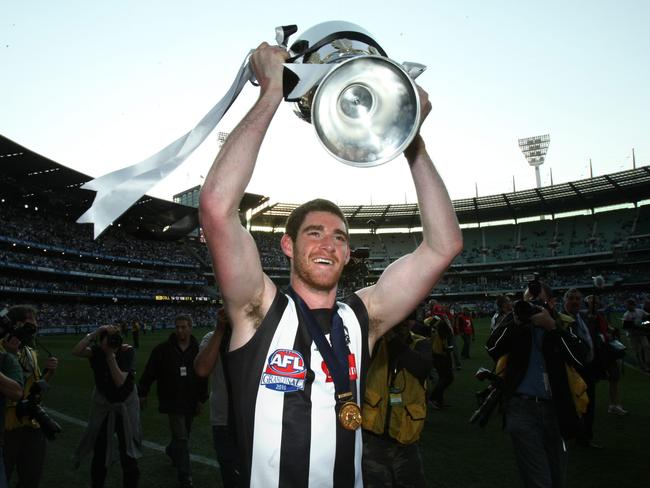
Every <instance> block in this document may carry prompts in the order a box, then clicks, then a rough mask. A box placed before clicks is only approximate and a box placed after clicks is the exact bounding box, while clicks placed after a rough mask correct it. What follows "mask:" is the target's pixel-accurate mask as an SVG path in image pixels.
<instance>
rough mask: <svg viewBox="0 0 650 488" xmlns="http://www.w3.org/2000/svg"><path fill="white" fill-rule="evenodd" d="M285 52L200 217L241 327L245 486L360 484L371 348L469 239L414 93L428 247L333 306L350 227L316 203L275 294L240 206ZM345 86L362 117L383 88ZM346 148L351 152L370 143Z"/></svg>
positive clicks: (277, 98) (267, 55)
mask: <svg viewBox="0 0 650 488" xmlns="http://www.w3.org/2000/svg"><path fill="white" fill-rule="evenodd" d="M346 34H349V33H347V32H346ZM340 44H341V45H343V46H344V45H345V42H341V43H340ZM295 46H296V44H294V45H293V46H292V48H291V51H293V52H294V53H295V51H296V49H295ZM301 47H304V46H301ZM344 48H345V46H344ZM371 54H372V53H371ZM288 57H289V54H288V53H287V51H286V50H285V49H284V48H283V47H279V46H270V45H268V44H267V43H262V44H261V45H260V46H259V47H258V48H257V49H256V50H255V51H254V52H253V53H252V55H251V57H250V63H251V67H252V69H253V71H254V74H255V77H256V79H257V82H258V83H259V85H260V94H259V98H258V99H257V101H256V103H255V104H254V106H253V107H252V108H251V110H250V111H249V112H248V114H247V115H246V116H245V117H244V118H243V119H242V120H241V122H240V123H239V124H238V125H237V127H236V128H235V129H234V130H233V131H232V132H231V134H230V136H229V137H228V139H227V141H226V142H225V144H224V145H223V147H222V148H221V150H220V152H219V154H218V156H217V158H216V160H215V162H214V164H213V166H212V168H211V169H210V172H209V173H208V176H207V178H206V180H205V184H204V185H203V189H202V192H201V199H200V217H201V225H202V227H203V232H204V234H205V237H206V240H207V243H208V247H209V250H210V252H211V255H212V262H213V267H214V272H215V277H216V280H217V283H218V286H219V288H220V290H221V294H222V296H223V301H224V307H225V310H226V312H227V314H228V316H229V318H230V321H231V324H232V338H231V342H230V352H229V353H228V357H227V361H228V369H229V375H230V378H229V380H230V382H231V385H232V397H233V406H234V414H235V422H236V429H237V437H238V446H239V448H240V453H239V454H240V462H241V469H242V473H241V476H242V486H264V487H270V486H292V487H296V486H305V487H306V486H350V487H361V486H362V484H363V482H362V475H361V430H360V429H359V426H360V424H361V411H360V403H361V401H362V399H363V385H364V379H365V375H366V372H367V368H368V365H369V360H370V354H369V351H372V349H373V346H374V345H375V342H376V341H377V340H378V339H379V338H380V337H381V336H382V335H383V334H384V333H385V332H387V331H388V330H389V329H390V328H392V327H393V326H394V325H396V324H398V323H399V322H400V321H401V320H402V319H404V318H405V317H406V316H407V315H408V313H409V312H410V311H411V310H413V309H414V308H415V307H416V306H417V305H418V304H419V303H420V302H421V301H422V300H423V299H424V298H425V297H426V296H427V295H428V294H429V293H430V291H431V290H432V288H433V287H434V285H435V284H436V282H437V281H438V280H439V279H440V277H441V276H442V274H443V273H444V272H445V270H446V269H447V267H448V266H449V264H450V263H451V261H452V260H453V259H454V257H455V256H456V255H457V254H458V253H459V252H460V251H461V249H462V237H461V232H460V229H459V226H458V222H457V219H456V215H455V213H454V210H453V207H452V204H451V201H450V199H449V196H448V194H447V191H446V189H445V186H444V183H443V181H442V180H441V178H440V176H439V175H438V173H437V171H436V169H435V168H434V166H433V163H432V161H431V159H430V158H429V156H428V154H427V151H426V148H425V144H424V141H423V140H422V138H421V137H420V135H419V126H420V123H421V121H423V120H424V119H425V118H426V116H427V115H428V113H429V111H430V110H431V104H430V103H429V101H428V96H427V94H426V92H424V91H423V90H421V89H418V90H417V91H419V95H418V94H417V91H416V90H414V93H415V96H414V98H415V101H416V103H417V107H418V112H417V115H418V119H417V120H416V123H415V126H414V128H413V131H412V132H413V134H412V137H411V139H410V140H408V141H406V142H405V143H404V147H402V148H400V152H401V151H403V152H404V155H405V156H406V160H407V161H408V164H409V169H410V171H411V174H412V177H413V181H414V184H415V188H416V192H417V197H418V205H419V209H420V216H421V221H422V228H423V229H422V243H421V244H420V245H419V246H418V248H417V249H415V250H414V251H413V252H412V253H410V254H408V255H406V256H403V257H402V258H401V259H399V260H398V261H396V262H395V263H393V264H392V265H390V266H389V267H388V268H387V269H386V270H385V272H384V273H383V274H382V276H381V277H380V279H379V280H378V281H377V283H376V284H374V285H372V286H369V287H366V288H364V289H361V290H359V291H357V292H356V293H353V294H352V295H351V296H349V297H347V298H346V299H345V300H343V301H340V302H337V301H336V292H337V283H338V281H339V278H340V276H341V273H342V271H343V267H344V266H345V264H346V263H347V262H348V260H349V258H350V245H349V235H348V224H347V220H346V218H345V216H344V215H343V213H342V212H341V210H340V209H339V208H338V207H337V206H336V205H335V204H334V203H332V202H329V201H327V200H320V199H317V200H312V201H310V202H308V203H306V204H304V205H302V206H300V207H298V208H297V209H296V210H294V212H293V213H292V214H291V216H290V217H289V219H288V221H287V225H286V230H285V232H286V233H285V234H284V235H283V237H282V239H281V248H282V251H283V252H284V254H285V255H286V256H287V257H288V258H289V261H290V288H289V289H288V290H286V291H280V290H279V289H278V287H277V286H276V285H275V284H274V283H273V282H272V281H271V279H270V278H269V277H268V276H267V275H266V274H265V273H264V272H263V269H262V265H261V262H260V256H259V254H258V250H257V247H256V245H255V241H254V240H253V238H252V236H251V235H250V234H249V232H248V231H247V230H246V229H245V228H244V227H242V225H241V221H240V218H239V213H238V206H239V203H240V201H241V198H242V196H243V194H244V192H245V190H246V186H247V185H248V183H249V181H250V178H251V176H252V173H253V170H254V168H255V163H256V159H257V155H258V152H259V148H260V146H261V144H262V140H263V139H264V136H265V134H266V131H267V129H268V127H269V125H270V123H271V121H272V119H273V117H274V115H275V113H276V110H277V108H278V107H279V105H280V103H281V102H282V100H283V70H284V69H285V62H287V58H288ZM370 57H372V58H373V59H376V57H374V56H370ZM381 59H384V58H381ZM344 62H345V61H344ZM390 63H393V62H392V61H391V62H390ZM389 69H391V70H392V69H393V68H392V66H391V67H389ZM285 75H286V73H285ZM285 78H286V76H285ZM409 83H411V84H412V86H415V85H414V84H413V83H412V81H410V80H409ZM348 88H349V87H347V88H344V89H343V92H347V93H343V95H342V96H341V97H338V98H337V97H334V100H335V102H336V103H339V102H340V101H341V100H342V102H341V103H348V102H349V103H348V105H347V106H346V107H343V111H344V112H345V113H346V117H349V118H351V119H353V118H354V117H355V116H356V115H355V114H358V113H360V112H359V111H358V110H357V111H356V112H355V111H354V110H356V109H357V107H359V106H361V107H362V108H363V106H364V103H367V102H368V100H370V103H372V102H373V100H374V98H372V97H373V96H375V95H373V94H372V93H370V94H371V95H372V96H370V98H367V97H366V98H364V97H365V95H367V94H368V93H369V92H372V90H373V87H372V86H370V87H369V88H365V85H363V84H362V83H356V85H355V86H354V87H353V90H348ZM284 89H285V92H286V89H287V87H286V86H285V87H284ZM366 89H367V90H368V93H366V92H364V90H366ZM418 96H419V99H418ZM285 97H286V93H285ZM346 97H347V102H346ZM337 100H339V102H337ZM346 110H347V112H346ZM364 110H366V109H365V108H364ZM372 110H373V109H372V107H371V108H370V109H369V112H368V113H371V112H372ZM313 115H314V110H313V109H312V116H313ZM348 132H349V131H348ZM334 139H335V138H330V142H332V141H334ZM366 142H367V141H363V140H360V141H358V144H356V146H359V147H361V146H363V145H365V143H366ZM333 145H334V146H335V145H336V144H335V141H334V142H333ZM353 145H355V144H353ZM335 149H336V148H335ZM353 149H354V148H353ZM346 151H347V152H344V153H343V152H342V154H344V156H345V157H346V158H347V157H348V156H347V155H349V154H358V153H359V152H361V151H357V152H356V153H355V151H354V150H346ZM355 157H356V156H355ZM342 159H344V158H342ZM344 162H345V161H344ZM382 162H385V161H382Z"/></svg>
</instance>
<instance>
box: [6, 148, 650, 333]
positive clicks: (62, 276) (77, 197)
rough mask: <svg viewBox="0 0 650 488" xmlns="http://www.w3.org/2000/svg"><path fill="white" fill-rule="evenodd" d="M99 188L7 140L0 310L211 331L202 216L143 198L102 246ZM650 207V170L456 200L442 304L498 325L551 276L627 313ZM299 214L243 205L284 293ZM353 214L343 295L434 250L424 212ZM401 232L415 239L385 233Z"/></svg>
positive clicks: (74, 321)
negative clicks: (178, 321) (409, 256)
mask: <svg viewBox="0 0 650 488" xmlns="http://www.w3.org/2000/svg"><path fill="white" fill-rule="evenodd" d="M89 179H90V178H89V177H88V176H86V175H83V174H81V173H78V172H75V171H73V170H70V169H69V168H66V167H65V166H62V165H60V164H57V163H55V162H53V161H50V160H49V159H47V158H44V157H42V156H39V155H38V154H36V153H34V152H32V151H30V150H29V149H26V148H24V147H22V146H20V145H18V144H16V143H14V142H12V141H10V140H9V139H6V138H4V137H2V136H0V222H1V223H2V225H1V227H0V292H2V295H1V296H2V298H1V300H0V305H6V304H14V303H19V302H22V303H24V302H27V303H32V304H36V305H38V307H39V309H40V310H41V316H42V317H43V320H42V323H43V324H44V325H49V326H51V327H53V328H57V330H65V327H66V326H67V327H73V328H74V329H75V330H78V328H79V327H90V326H94V325H97V324H101V323H106V322H109V321H120V320H126V321H132V320H134V319H136V318H137V319H138V320H140V321H141V322H145V323H148V324H154V325H155V326H156V327H165V326H170V325H171V324H172V323H173V318H174V316H175V315H176V314H177V313H191V314H192V315H193V316H194V317H195V321H196V322H197V324H199V325H206V326H207V325H211V324H212V323H213V322H214V318H215V315H216V310H215V309H216V307H215V304H216V303H218V300H219V295H218V291H217V290H216V288H215V286H214V281H213V278H212V273H211V269H210V258H209V256H208V253H207V250H206V247H205V245H204V244H203V243H202V241H201V238H200V236H199V234H198V232H196V228H197V224H198V217H197V210H196V209H195V208H192V207H187V206H184V205H179V204H175V203H171V202H167V201H163V200H158V199H154V198H150V197H143V198H142V199H141V200H140V201H139V202H138V203H137V204H136V205H134V206H133V207H132V208H131V209H130V210H129V211H128V212H126V213H125V214H124V215H123V216H122V217H121V218H120V219H118V221H116V222H115V223H114V225H112V226H111V227H110V228H109V229H108V230H107V231H106V232H105V233H104V234H103V235H102V236H100V237H99V238H98V239H97V240H93V238H92V231H91V228H90V226H89V225H79V224H76V223H75V220H76V219H77V218H78V217H79V215H81V214H82V213H83V212H84V211H85V210H86V209H87V208H88V206H89V205H90V203H91V198H92V196H93V194H92V192H87V191H84V190H81V189H79V186H81V185H82V184H83V183H84V182H85V181H88V180H89ZM648 199H650V168H649V167H648V166H643V167H640V168H636V169H634V170H628V171H622V172H619V173H614V174H610V175H604V176H598V177H594V178H592V179H588V180H579V181H574V182H570V183H565V184H559V185H555V186H551V187H545V188H541V189H532V190H524V191H520V192H513V193H507V194H500V195H491V196H485V197H478V198H471V199H462V200H456V201H454V207H455V208H456V211H457V214H458V217H459V220H460V222H461V224H462V225H463V227H465V228H464V229H463V236H464V242H465V248H464V250H463V252H462V254H461V255H460V256H458V258H457V259H456V261H455V262H454V264H453V265H452V266H451V268H450V269H449V271H448V272H447V273H446V275H445V277H444V279H443V280H442V281H441V283H440V284H439V285H438V286H437V287H436V289H435V290H433V292H432V296H434V297H436V298H438V299H439V300H441V301H442V302H443V303H453V302H462V303H465V304H467V303H471V304H473V308H474V309H475V310H476V311H478V312H479V313H480V312H481V311H484V312H485V313H486V314H487V313H491V310H492V307H493V305H492V302H493V299H492V297H493V296H495V295H496V294H501V293H516V292H518V291H520V290H521V289H522V287H523V284H524V283H525V282H526V279H527V276H528V275H530V273H532V272H534V271H538V272H540V273H542V275H543V276H544V277H545V279H546V280H547V281H548V282H549V283H550V284H551V285H552V286H553V287H555V288H557V289H558V290H561V289H566V288H568V287H578V288H583V289H585V290H587V289H592V288H593V282H592V277H593V276H595V275H603V276H604V277H605V283H606V287H605V292H606V293H607V300H608V301H609V302H610V304H611V305H612V306H613V307H618V306H620V304H621V303H622V300H623V299H624V298H626V297H627V296H628V295H630V294H638V295H639V296H640V295H642V294H643V293H644V292H645V291H647V290H648V285H649V284H650V205H644V203H647V202H646V201H647V200H648ZM295 206H296V205H295V204H287V203H276V204H272V205H271V204H269V203H268V199H267V198H266V197H264V196H260V195H252V194H247V195H246V196H245V197H244V199H243V200H242V202H241V205H240V209H241V210H242V214H244V213H245V212H249V211H250V212H249V213H250V215H252V217H251V219H250V222H248V225H250V226H251V228H252V229H253V236H254V238H255V240H256V242H257V245H258V248H259V250H260V255H261V257H262V263H263V266H264V268H265V270H266V272H267V274H268V275H269V276H270V277H271V278H272V279H274V280H276V281H277V282H278V283H279V284H286V283H287V280H288V262H287V260H286V258H285V256H284V255H283V254H282V253H281V251H280V248H279V238H280V236H281V233H280V232H281V230H282V227H283V225H284V221H285V219H286V217H287V216H288V214H289V213H290V212H291V210H292V209H293V208H295ZM342 209H343V211H344V213H345V214H346V216H347V217H348V219H349V222H350V227H351V229H352V232H353V233H352V234H351V245H352V247H353V249H354V250H356V251H357V252H355V253H353V258H352V260H351V263H350V265H349V267H348V269H347V270H346V272H345V273H344V276H343V280H342V281H343V282H342V287H341V293H345V292H346V291H348V290H353V289H355V288H356V287H360V286H363V285H364V284H369V283H373V282H374V280H376V279H377V277H378V276H379V274H380V273H381V272H382V271H383V270H384V269H385V268H386V267H387V266H388V265H389V264H390V263H391V262H392V261H394V260H395V259H396V258H397V257H399V256H401V255H403V254H404V253H406V252H410V251H411V250H412V249H414V248H415V247H416V246H417V244H418V243H419V242H420V240H421V238H422V236H421V233H420V232H419V228H418V226H419V216H418V212H417V207H416V206H415V205H414V204H399V205H368V206H364V205H356V206H343V207H342ZM601 209H605V211H600V210H601ZM495 222H497V223H498V224H496V225H494V223H495ZM396 228H401V229H403V231H401V232H388V231H386V230H387V229H396ZM256 229H267V230H265V231H261V230H256ZM268 229H271V231H269V230H268Z"/></svg>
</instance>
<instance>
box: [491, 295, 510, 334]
mask: <svg viewBox="0 0 650 488" xmlns="http://www.w3.org/2000/svg"><path fill="white" fill-rule="evenodd" d="M495 305H496V308H497V311H496V312H495V313H494V315H493V316H492V318H491V319H490V333H492V332H494V329H496V328H497V327H498V325H499V322H501V320H502V319H503V317H505V316H506V315H508V314H509V313H510V312H512V301H511V300H510V297H509V296H507V295H499V296H498V297H497V300H496V302H495Z"/></svg>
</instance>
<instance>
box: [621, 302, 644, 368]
mask: <svg viewBox="0 0 650 488" xmlns="http://www.w3.org/2000/svg"><path fill="white" fill-rule="evenodd" d="M625 308H626V311H625V313H624V314H623V328H624V329H625V330H626V331H627V334H628V337H629V338H630V345H631V346H632V351H633V352H634V359H635V360H636V364H637V366H638V367H639V369H640V370H641V371H645V372H650V341H649V339H648V336H649V335H650V328H648V327H645V328H644V327H643V326H642V325H641V324H642V323H643V322H644V321H645V320H648V318H650V314H649V313H646V312H645V311H644V310H643V309H640V308H637V307H636V300H635V299H634V298H628V299H627V300H625Z"/></svg>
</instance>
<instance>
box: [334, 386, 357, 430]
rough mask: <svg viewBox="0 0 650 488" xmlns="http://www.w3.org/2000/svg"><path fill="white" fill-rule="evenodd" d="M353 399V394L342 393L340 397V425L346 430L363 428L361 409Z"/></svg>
mask: <svg viewBox="0 0 650 488" xmlns="http://www.w3.org/2000/svg"><path fill="white" fill-rule="evenodd" d="M352 399H353V396H352V393H351V392H347V393H342V394H340V395H338V403H339V414H338V417H339V423H340V424H341V426H342V427H343V428H344V429H347V430H357V429H358V428H359V427H361V409H360V408H359V405H357V404H356V403H355V402H354V401H351V400H352Z"/></svg>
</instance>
